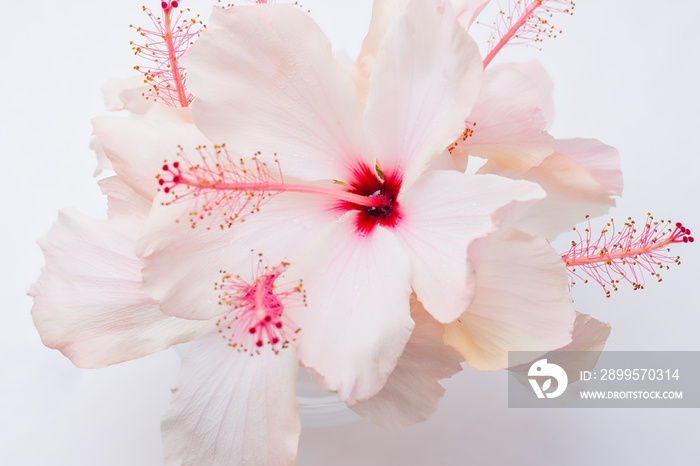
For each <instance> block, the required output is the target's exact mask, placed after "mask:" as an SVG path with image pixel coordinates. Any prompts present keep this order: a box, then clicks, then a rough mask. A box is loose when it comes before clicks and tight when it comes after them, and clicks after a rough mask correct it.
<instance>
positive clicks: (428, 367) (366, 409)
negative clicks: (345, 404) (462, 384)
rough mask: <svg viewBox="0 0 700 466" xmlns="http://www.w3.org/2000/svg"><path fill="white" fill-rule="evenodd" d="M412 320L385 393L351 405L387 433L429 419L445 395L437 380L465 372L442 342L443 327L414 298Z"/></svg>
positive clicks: (459, 359)
mask: <svg viewBox="0 0 700 466" xmlns="http://www.w3.org/2000/svg"><path fill="white" fill-rule="evenodd" d="M411 318H413V320H414V322H415V324H416V326H415V328H414V329H413V333H412V334H411V338H410V340H408V343H406V348H405V349H404V352H403V354H402V355H401V357H400V358H399V362H398V363H397V364H396V368H395V369H394V371H393V372H392V373H391V375H390V376H389V379H388V380H387V382H386V385H385V386H384V388H383V389H382V391H380V392H379V393H377V394H376V395H375V396H373V397H372V398H370V399H369V400H367V401H362V402H360V403H357V404H356V405H353V406H351V408H352V410H353V411H355V412H356V413H357V414H359V415H360V416H362V417H363V418H364V419H366V420H368V421H370V422H372V423H373V424H376V425H378V426H380V427H383V428H385V429H388V430H394V431H395V430H400V429H403V428H406V427H408V426H410V425H413V424H415V423H417V422H422V421H425V420H427V419H428V418H429V417H430V415H431V414H432V413H434V412H435V410H437V407H438V402H439V400H440V398H442V395H443V394H444V393H445V389H444V388H443V387H442V385H440V384H439V383H438V380H440V379H446V378H448V377H451V376H453V375H454V374H456V373H457V372H459V371H460V370H462V367H461V366H460V362H461V361H462V357H461V356H460V354H459V353H457V352H456V351H455V350H453V349H452V348H451V347H449V346H447V345H445V343H444V342H443V336H442V333H443V327H442V325H440V324H439V323H438V322H436V321H435V320H434V319H433V318H432V317H430V314H428V313H427V312H426V310H425V309H424V308H423V306H422V305H421V304H420V303H419V302H418V300H417V299H416V297H415V295H412V296H411Z"/></svg>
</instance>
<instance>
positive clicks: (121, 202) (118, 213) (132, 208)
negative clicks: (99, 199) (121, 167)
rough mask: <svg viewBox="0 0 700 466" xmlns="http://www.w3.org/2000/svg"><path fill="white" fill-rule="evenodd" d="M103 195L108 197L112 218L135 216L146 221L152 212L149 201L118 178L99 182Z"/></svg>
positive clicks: (108, 213) (112, 177)
mask: <svg viewBox="0 0 700 466" xmlns="http://www.w3.org/2000/svg"><path fill="white" fill-rule="evenodd" d="M97 184H99V185H100V190H101V191H102V194H104V195H105V196H107V205H108V208H107V215H109V218H112V217H124V216H126V217H128V216H133V217H137V218H139V219H142V220H145V219H146V217H147V216H148V212H149V211H150V210H151V202H150V200H149V199H147V198H145V197H143V196H139V195H138V194H137V193H136V191H134V190H133V189H131V188H130V187H129V185H128V184H126V183H125V182H124V181H123V180H121V179H120V178H119V177H117V176H110V177H109V178H103V179H101V180H100V181H98V182H97Z"/></svg>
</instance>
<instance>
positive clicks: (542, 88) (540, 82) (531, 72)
mask: <svg viewBox="0 0 700 466" xmlns="http://www.w3.org/2000/svg"><path fill="white" fill-rule="evenodd" d="M511 66H513V67H515V68H517V70H518V71H520V72H521V73H523V74H524V75H526V76H527V77H528V78H530V82H532V83H533V84H534V85H535V86H537V90H538V92H539V98H538V99H537V105H538V107H539V108H540V111H541V112H542V115H543V116H544V119H545V121H546V122H547V125H546V126H545V129H546V130H549V128H550V126H551V125H552V123H553V122H554V113H555V112H554V95H553V91H554V81H552V78H551V77H550V76H549V74H548V73H547V70H545V69H544V67H543V66H542V64H541V63H540V62H539V61H537V60H530V61H527V62H524V63H513V64H512V65H511Z"/></svg>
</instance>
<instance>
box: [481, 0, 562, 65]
mask: <svg viewBox="0 0 700 466" xmlns="http://www.w3.org/2000/svg"><path fill="white" fill-rule="evenodd" d="M512 4H513V5H512V9H511V11H509V12H505V11H503V10H501V11H500V12H499V15H498V19H497V21H496V24H495V25H494V30H495V32H494V33H493V34H492V35H491V38H490V39H489V45H491V49H490V51H489V53H488V54H487V55H486V58H484V68H486V67H487V66H488V65H489V63H491V60H493V58H494V57H495V56H496V55H497V54H498V52H500V51H501V50H502V49H503V47H505V46H506V45H515V44H531V43H533V42H534V43H537V42H542V41H543V40H544V39H545V38H546V37H557V35H558V34H561V33H562V31H561V30H560V29H557V28H556V27H555V26H554V25H552V24H551V23H550V19H551V18H552V17H553V16H554V14H555V13H565V14H573V11H574V2H573V1H571V0H515V1H513V2H512Z"/></svg>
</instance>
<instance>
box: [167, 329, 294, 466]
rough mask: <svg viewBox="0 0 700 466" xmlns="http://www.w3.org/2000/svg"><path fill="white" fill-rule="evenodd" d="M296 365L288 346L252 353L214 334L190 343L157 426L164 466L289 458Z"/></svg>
mask: <svg viewBox="0 0 700 466" xmlns="http://www.w3.org/2000/svg"><path fill="white" fill-rule="evenodd" d="M297 369H298V364H297V360H296V356H295V355H294V350H293V349H292V348H286V349H283V350H281V351H280V352H279V353H278V354H276V353H274V352H273V351H272V350H270V349H269V348H265V351H261V352H260V354H257V355H253V356H251V355H250V354H248V353H241V352H238V351H236V350H235V349H233V348H230V347H229V346H227V344H226V342H225V341H224V340H222V339H221V337H220V336H219V334H218V333H212V334H209V335H207V336H204V337H202V338H199V339H198V340H197V341H195V342H193V343H192V344H191V345H190V347H189V348H188V352H187V354H186V355H185V357H184V358H183V361H182V367H181V369H180V374H179V375H178V378H177V382H176V383H175V387H174V388H173V389H172V393H173V396H172V399H171V401H170V406H169V407H168V410H167V412H166V413H165V416H164V417H163V421H162V424H161V430H162V433H163V446H164V450H165V462H166V464H168V465H173V466H174V465H178V466H180V465H183V464H188V465H189V464H196V465H217V466H226V465H231V466H239V465H242V464H260V465H263V464H269V465H273V464H274V465H280V466H283V465H293V464H295V462H296V450H297V443H298V439H299V432H300V430H301V426H300V422H299V415H298V412H297V400H296V393H295V383H296V375H297Z"/></svg>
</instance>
